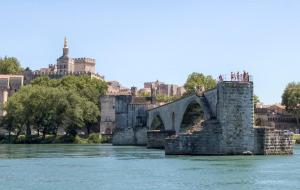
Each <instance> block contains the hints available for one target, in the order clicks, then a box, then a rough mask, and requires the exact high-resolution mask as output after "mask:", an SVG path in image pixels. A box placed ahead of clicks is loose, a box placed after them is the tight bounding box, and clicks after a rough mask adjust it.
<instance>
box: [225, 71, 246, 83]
mask: <svg viewBox="0 0 300 190" xmlns="http://www.w3.org/2000/svg"><path fill="white" fill-rule="evenodd" d="M230 78H231V81H240V82H249V81H250V75H249V73H248V72H246V71H243V72H239V71H238V72H236V73H234V72H231V75H230ZM222 81H224V78H223V76H222V75H220V76H219V82H222Z"/></svg>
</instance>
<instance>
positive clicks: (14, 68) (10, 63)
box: [0, 57, 22, 74]
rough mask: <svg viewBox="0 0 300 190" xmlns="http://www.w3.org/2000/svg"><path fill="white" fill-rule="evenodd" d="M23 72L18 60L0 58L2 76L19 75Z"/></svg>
mask: <svg viewBox="0 0 300 190" xmlns="http://www.w3.org/2000/svg"><path fill="white" fill-rule="evenodd" d="M21 71H22V68H21V65H20V62H19V61H18V60H17V58H15V57H4V58H0V74H19V73H20V72H21Z"/></svg>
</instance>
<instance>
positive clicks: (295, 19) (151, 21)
mask: <svg viewBox="0 0 300 190" xmlns="http://www.w3.org/2000/svg"><path fill="white" fill-rule="evenodd" d="M0 10H1V11H0V21H1V27H0V56H5V55H7V56H15V57H17V58H18V59H19V60H20V62H21V64H22V66H23V67H27V66H29V67H30V68H32V69H39V68H40V67H46V66H47V65H48V64H53V63H56V59H57V58H58V57H59V56H60V55H61V54H62V46H63V39H64V36H67V38H68V41H69V48H70V54H71V56H72V57H84V56H85V57H93V58H95V59H96V60H97V66H96V70H97V72H98V73H100V74H103V75H105V77H106V79H107V80H118V81H120V82H121V83H122V84H123V85H124V86H128V87H130V86H132V85H135V86H138V87H142V85H143V82H145V81H154V80H157V79H158V80H161V81H164V82H167V83H175V84H179V85H182V84H183V83H184V82H185V80H186V78H187V76H188V74H190V73H192V72H202V73H204V74H207V75H208V74H209V75H212V76H214V77H215V78H217V76H218V75H219V74H229V73H230V72H231V71H238V70H240V71H242V70H247V71H249V72H250V73H251V74H252V75H253V77H254V85H255V94H257V95H258V96H259V97H260V99H261V100H262V101H263V102H265V103H267V104H270V103H275V102H280V101H281V94H282V92H283V90H284V88H285V86H286V84H287V83H288V82H291V81H300V75H299V70H300V11H299V10H300V1H296V0H295V1H289V0H281V1H276V0H257V1H255V0H243V1H240V0H235V1H234V0H226V1H223V0H219V1H217V0H209V1H208V0H206V1H204V0H203V1H201V0H195V1H192V0H181V1H177V0H109V1H108V0H107V1H96V0H95V1H92V0H85V1H75V0H68V1H67V0H65V1H62V0H51V1H39V0H27V1H24V0H1V1H0Z"/></svg>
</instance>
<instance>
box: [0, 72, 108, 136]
mask: <svg viewBox="0 0 300 190" xmlns="http://www.w3.org/2000/svg"><path fill="white" fill-rule="evenodd" d="M106 89H107V86H106V83H105V82H103V81H100V80H98V79H91V78H89V77H86V76H82V77H75V76H68V77H64V78H62V79H50V78H48V77H40V78H37V79H35V80H33V81H32V83H31V84H30V85H28V86H24V87H22V88H21V89H20V90H19V91H18V92H16V93H15V94H14V95H13V96H12V97H10V98H9V100H8V102H7V103H6V105H5V106H4V109H5V111H6V113H7V114H6V115H5V116H4V117H3V119H2V122H1V126H2V127H4V128H6V129H7V130H8V131H9V134H10V133H14V134H17V135H18V134H21V133H25V134H26V135H27V136H29V137H30V136H31V134H32V132H34V133H36V134H37V135H39V134H40V133H41V134H42V135H43V138H44V137H45V135H46V134H54V135H55V136H56V135H57V133H58V129H59V128H61V129H64V131H65V132H66V133H67V135H72V136H75V135H76V133H77V130H78V129H82V128H84V127H86V129H87V132H88V134H89V127H90V126H91V125H93V124H95V123H97V122H98V120H99V118H100V107H99V105H100V103H99V98H100V96H101V95H103V94H105V93H106ZM32 130H33V131H32Z"/></svg>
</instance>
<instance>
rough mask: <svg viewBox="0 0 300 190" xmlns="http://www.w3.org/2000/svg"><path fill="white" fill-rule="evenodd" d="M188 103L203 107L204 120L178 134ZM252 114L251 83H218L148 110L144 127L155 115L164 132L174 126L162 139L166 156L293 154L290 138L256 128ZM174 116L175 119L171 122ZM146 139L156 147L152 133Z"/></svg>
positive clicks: (159, 138)
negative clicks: (195, 93)
mask: <svg viewBox="0 0 300 190" xmlns="http://www.w3.org/2000/svg"><path fill="white" fill-rule="evenodd" d="M191 102H197V103H199V105H200V106H201V107H202V110H203V111H204V115H205V121H204V122H203V123H202V124H201V125H202V128H201V130H197V131H192V132H185V133H180V130H179V128H180V127H181V123H182V119H183V113H185V111H186V110H187V105H188V104H190V103H191ZM172 113H175V114H172ZM253 114H254V113H253V83H252V82H248V81H247V82H246V81H221V82H219V83H218V85H217V87H216V88H215V89H212V90H210V91H207V92H204V93H203V95H202V96H196V95H194V96H189V97H184V98H182V99H180V100H178V101H177V102H173V103H170V104H167V105H165V106H161V107H157V108H154V109H152V110H149V111H148V122H147V123H148V124H147V126H148V128H149V129H150V130H151V128H150V127H151V123H152V120H153V118H154V116H156V117H160V118H161V120H162V121H163V123H164V124H165V126H164V128H165V130H170V129H171V130H172V127H171V126H175V127H174V128H173V130H174V129H175V132H176V135H172V136H169V137H167V138H166V139H165V144H164V146H165V152H166V154H189V155H242V154H268V155H270V154H292V153H293V149H292V144H291V136H290V135H287V134H285V133H284V132H283V131H276V130H269V129H255V128H254V127H253V126H254V124H253V120H254V117H253ZM173 115H177V116H178V118H172V119H170V118H171V116H173ZM172 121H173V122H174V121H175V123H174V124H172ZM150 132H151V131H150ZM161 132H162V133H163V131H161ZM156 136H157V143H159V142H162V140H161V136H159V135H156ZM149 137H150V139H148V142H149V141H150V142H151V143H150V144H157V143H155V138H154V136H153V134H151V135H149V134H148V138H149Z"/></svg>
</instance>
